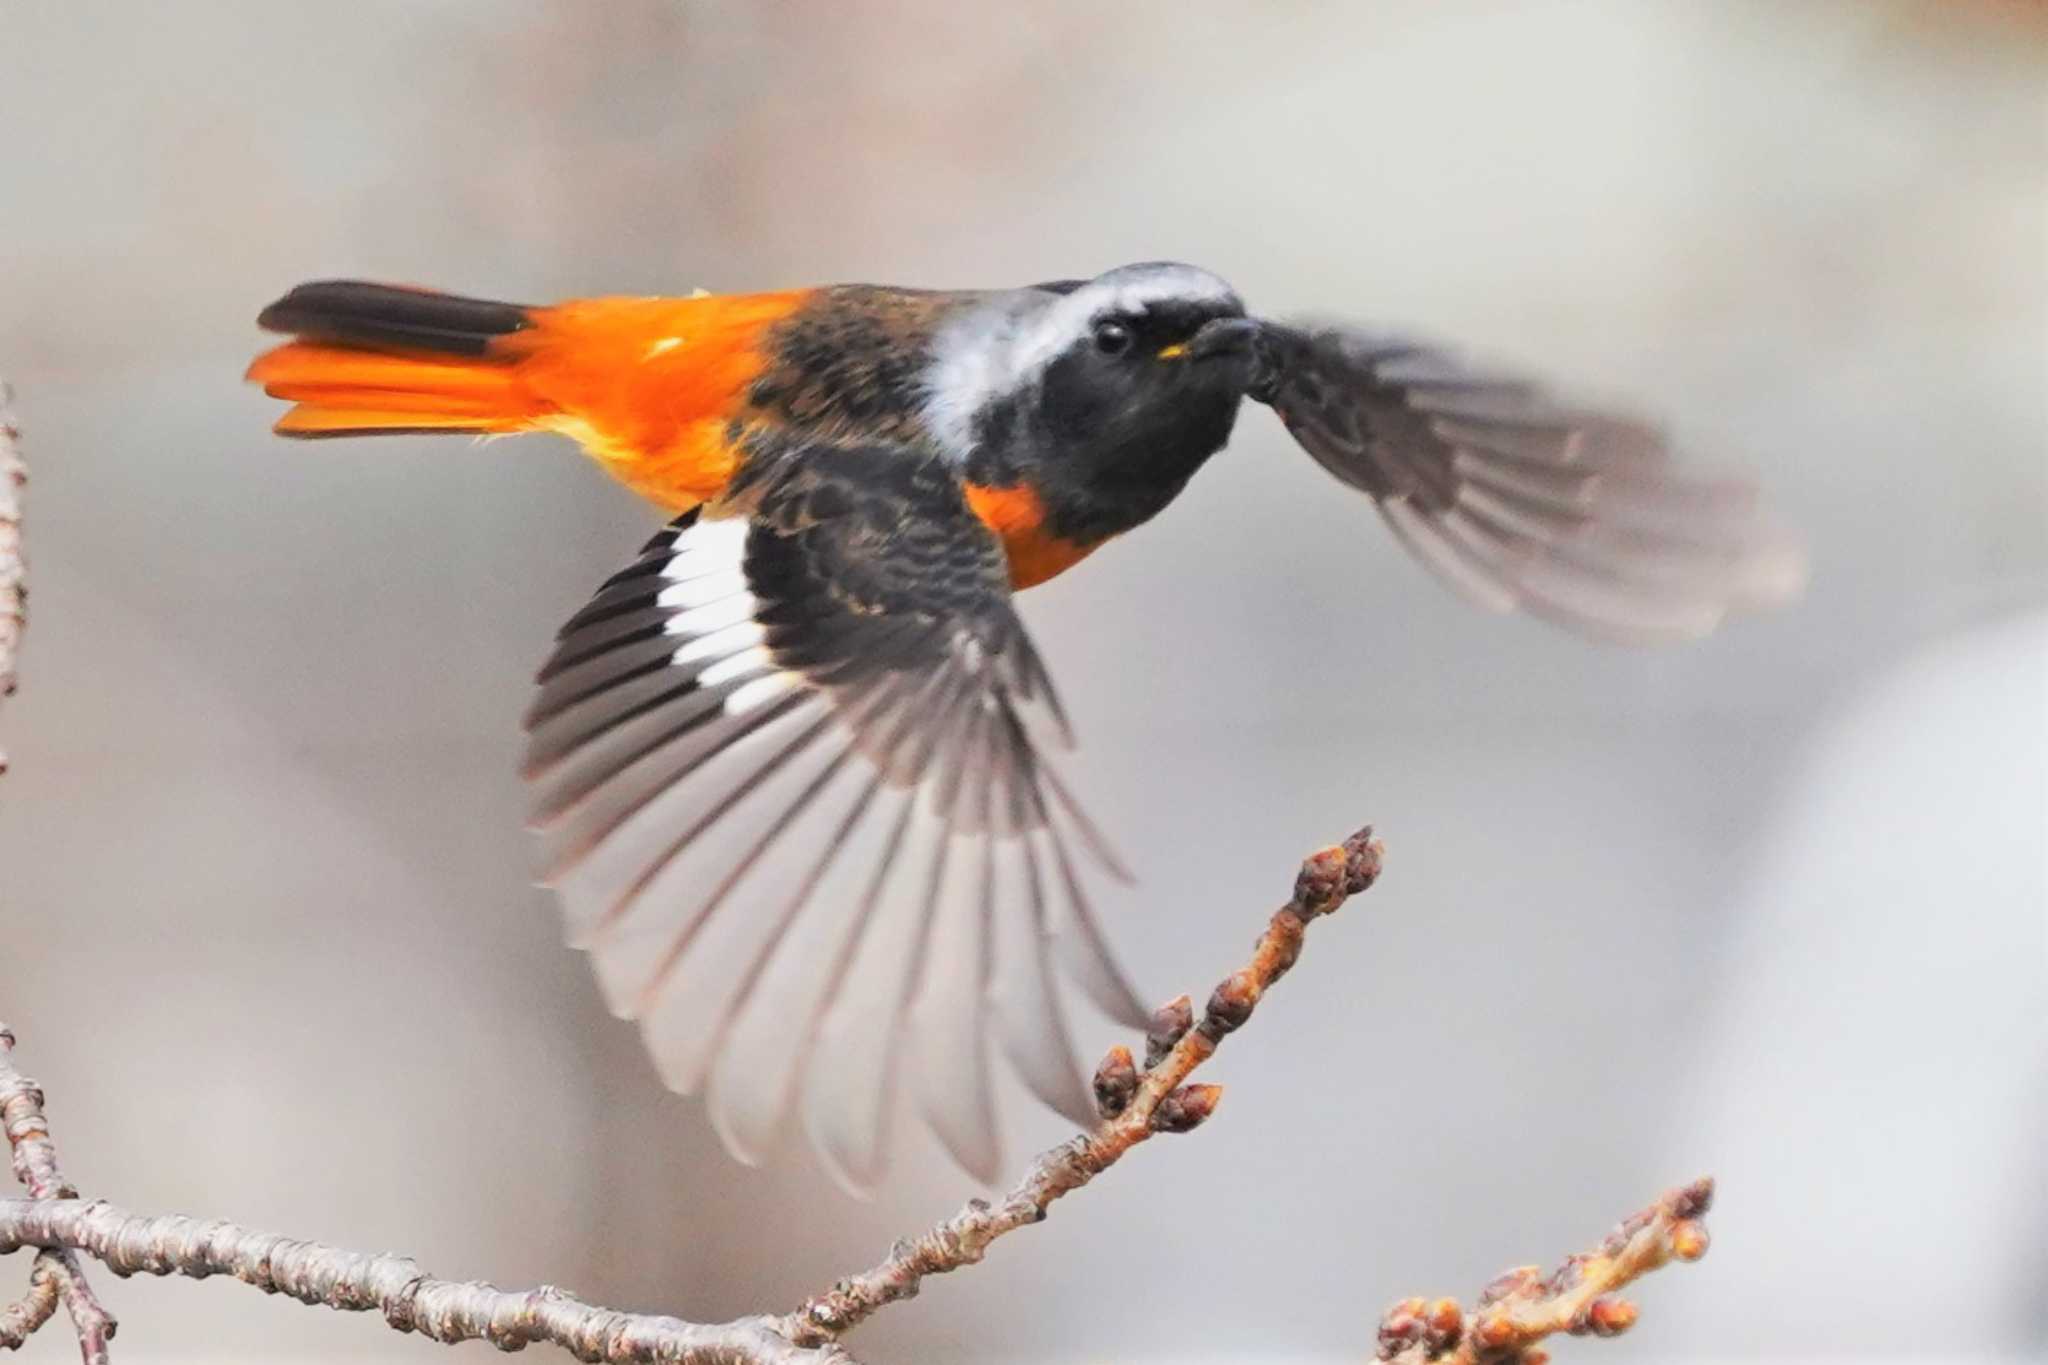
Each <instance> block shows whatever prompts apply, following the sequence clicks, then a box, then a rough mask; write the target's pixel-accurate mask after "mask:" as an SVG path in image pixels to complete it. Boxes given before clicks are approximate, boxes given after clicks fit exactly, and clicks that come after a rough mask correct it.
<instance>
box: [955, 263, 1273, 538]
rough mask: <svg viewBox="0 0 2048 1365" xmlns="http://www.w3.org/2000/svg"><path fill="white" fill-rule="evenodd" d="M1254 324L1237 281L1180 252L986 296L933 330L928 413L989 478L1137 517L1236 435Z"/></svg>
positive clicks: (1127, 519)
mask: <svg viewBox="0 0 2048 1365" xmlns="http://www.w3.org/2000/svg"><path fill="white" fill-rule="evenodd" d="M1257 331H1258V328H1257V324H1256V323H1254V322H1252V321H1251V320H1250V319H1248V318H1247V317H1246V316H1245V311H1244V303H1243V301H1242V300H1241V299H1239V298H1238V296H1237V292H1236V291H1235V290H1233V289H1232V288H1231V287H1230V286H1229V285H1228V284H1226V283H1225V282H1224V281H1223V280H1221V279H1219V278H1217V277H1216V276H1215V275H1212V274H1210V273H1209V272H1208V271H1206V270H1202V269H1199V268H1197V267H1195V266H1191V265H1180V264H1177V263H1173V262H1151V263H1147V264H1143V265H1126V266H1119V267H1117V268H1116V269H1114V270H1111V271H1107V272H1106V273H1104V274H1101V275H1098V276H1096V277H1095V278H1094V279H1092V280H1060V281H1055V282H1052V283H1048V284H1039V285H1033V286H1030V287H1029V288H1025V289H1016V290H1007V291H1003V292H1001V293H996V294H990V295H984V296H981V297H980V299H979V301H977V303H976V304H975V305H974V306H972V307H971V308H968V309H966V310H964V311H963V312H962V314H961V315H960V316H958V317H957V318H956V319H954V320H953V321H952V323H951V324H950V325H949V326H947V327H946V328H944V329H942V330H941V331H940V332H939V333H938V335H937V336H936V337H935V338H934V349H933V364H932V367H931V370H930V374H929V380H928V389H927V401H926V406H925V417H926V422H927V425H928V426H929V428H930V429H931V431H932V432H933V434H934V435H935V436H936V437H937V439H938V440H939V441H940V443H941V444H942V445H944V446H945V447H947V448H948V449H949V451H950V452H951V453H953V454H954V455H955V456H956V457H958V458H960V459H962V460H964V461H967V462H968V463H969V464H970V465H971V466H979V467H980V472H981V473H982V474H983V475H984V476H985V477H987V478H989V479H990V480H991V481H1002V482H1008V481H1013V480H1014V479H1015V478H1017V477H1020V476H1022V477H1028V478H1030V479H1031V480H1032V481H1033V482H1035V483H1038V484H1041V485H1044V486H1046V488H1047V489H1048V490H1049V491H1051V492H1053V493H1055V494H1065V495H1067V497H1066V499H1065V500H1066V501H1069V502H1073V503H1076V504H1082V503H1089V502H1091V501H1096V502H1099V503H1100V505H1099V506H1090V507H1085V508H1079V509H1078V510H1077V515H1078V514H1080V513H1081V512H1096V513H1099V514H1100V515H1101V516H1102V517H1103V518H1105V519H1108V520H1114V521H1119V522H1122V523H1124V524H1135V522H1136V521H1141V520H1144V519H1145V518H1146V517H1149V516H1151V515H1152V514H1154V513H1155V512H1157V511H1158V510H1159V509H1160V508H1161V507H1164V506H1165V505H1166V502H1167V501H1170V500H1171V498H1172V497H1173V495H1174V494H1176V493H1178V492H1179V491H1180V489H1181V487H1182V486H1183V485H1185V484H1186V482H1187V480H1188V478H1189V476H1191V475H1192V474H1193V473H1194V471H1195V470H1196V469H1197V468H1199V467H1200V466H1201V464H1202V462H1203V461H1204V460H1206V459H1208V457H1209V456H1211V455H1213V454H1215V453H1216V451H1218V450H1219V449H1221V448H1222V446H1223V443H1224V442H1225V441H1226V440H1228V439H1229V437H1230V430H1231V425H1232V423H1233V422H1234V421H1235V419H1236V415H1237V408H1238V404H1239V402H1240V400H1242V399H1243V397H1244V395H1245V390H1246V387H1247V385H1248V384H1249V383H1250V381H1251V377H1252V367H1253V360H1252V348H1253V340H1254V338H1255V336H1256V335H1257ZM1075 529H1077V530H1079V529H1083V528H1078V527H1077V528H1075ZM1114 529H1116V530H1121V529H1124V526H1123V525H1118V526H1116V527H1115V528H1114Z"/></svg>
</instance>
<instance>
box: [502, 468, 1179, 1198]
mask: <svg viewBox="0 0 2048 1365" xmlns="http://www.w3.org/2000/svg"><path fill="white" fill-rule="evenodd" d="M784 467H785V469H787V470H789V471H792V472H788V473H785V474H783V475H780V476H778V477H776V478H774V479H772V480H771V481H770V483H769V486H768V487H767V489H766V491H765V492H763V493H762V495H761V497H760V500H759V502H758V504H757V508H756V512H755V515H754V517H753V518H752V519H751V520H746V519H737V518H736V519H727V520H699V518H698V517H697V515H696V514H694V513H692V514H689V515H685V516H683V517H681V518H679V519H678V520H677V521H676V522H675V523H674V524H672V525H671V526H670V527H669V528H668V529H667V530H665V531H663V532H662V533H661V534H660V535H658V536H656V537H655V538H654V540H653V541H651V542H650V543H649V544H648V546H647V547H646V549H645V551H644V552H643V553H642V554H641V556H640V558H639V559H638V560H637V561H636V562H635V563H633V564H632V565H630V566H629V567H627V568H626V569H624V570H623V571H621V572H620V573H619V574H617V575H615V576H614V577H613V578H612V579H611V580H610V581H609V582H607V583H606V584H605V585H604V586H603V587H602V588H601V589H600V590H599V591H598V593H597V595H596V596H595V597H594V598H592V599H591V601H590V603H589V605H587V606H586V607H584V609H583V610H582V611H580V612H578V613H577V614H576V616H575V617H574V618H572V619H571V620H570V621H569V623H568V624H567V625H566V626H564V627H563V629H562V631H561V634H560V638H559V642H558V644H557V647H556V649H555V653H554V655H553V657H552V658H551V659H550V660H549V661H548V663H547V665H546V666H545V667H544V668H543V669H542V671H541V675H540V695H539V697H538V698H537V700H536V701H535V703H534V705H533V708H532V710H531V712H530V713H529V716H528V728H529V731H530V743H529V750H528V763H527V771H528V775H529V777H531V778H532V779H533V781H534V784H535V809H534V820H535V823H536V825H537V826H538V827H540V828H541V830H542V831H543V833H544V835H545V837H546V843H547V848H548V854H549V866H548V871H547V874H546V880H548V881H549V882H551V883H552V884H554V885H555V886H557V887H558V888H559V889H560V891H561V892H562V896H563V904H564V911H565V914H566V915H567V917H568V920H569V926H570V935H571V938H572V941H574V942H575V943H576V944H577V945H578V946H581V947H584V948H586V949H588V950H589V951H590V952H591V954H592V959H593V963H594V965H595V966H596V969H597V972H598V977H599V980H600V981H601V982H602V984H603V988H604V991H605V994H606V996H607V999H608V1000H609V1002H610V1004H611V1005H612V1007H613V1009H614V1010H615V1011H617V1012H618V1013H619V1014H621V1015H623V1016H625V1017H629V1018H634V1019H638V1020H640V1021H641V1025H642V1030H643V1033H644V1034H645V1036H646V1039H647V1042H648V1045H649V1047H650V1049H651V1050H652V1052H653V1054H654V1057H655V1059H656V1062H657V1064H658V1065H659V1066H660V1068H661V1070H662V1074H663V1078H664V1080H665V1081H667V1083H668V1084H669V1085H671V1086H672V1087H674V1088H675V1089H678V1090H681V1091H684V1092H691V1091H694V1090H696V1089H697V1088H698V1087H699V1086H700V1085H701V1086H704V1087H706V1089H707V1096H708V1102H709V1106H710V1111H711V1114H712V1118H713V1122H714V1123H715V1124H716V1126H717V1128H718V1130H719V1132H720V1134H721V1136H722V1137H723V1138H724V1140H725V1142H726V1144H727V1146H728V1147H729V1148H730V1149H731V1151H732V1152H733V1154H734V1155H735V1156H737V1157H739V1158H740V1159H742V1160H746V1161H755V1160H758V1159H759V1158H760V1157H761V1156H762V1155H763V1154H764V1152H765V1150H766V1149H767V1147H768V1146H769V1145H770V1144H771V1142H772V1140H773V1139H774V1137H775V1136H776V1134H777V1133H778V1132H779V1130H780V1129H781V1127H782V1126H783V1121H784V1119H785V1117H786V1115H787V1114H788V1112H789V1110H790V1109H791V1108H792V1107H794V1106H795V1104H796V1102H797V1099H798V1096H799V1095H800V1094H801V1097H802V1108H803V1110H804V1112H805V1115H806V1117H807V1120H808V1123H809V1127H810V1129H811V1133H812V1137H813V1140H814V1141H815V1143H816V1144H817V1146H818V1148H819V1150H820V1151H821V1153H822V1154H823V1155H824V1156H825V1157H826V1159H827V1161H828V1163H829V1164H830V1166H831V1167H832V1169H833V1171H834V1173H835V1174H836V1175H837V1176H838V1177H839V1178H840V1179H841V1180H842V1181H843V1182H844V1183H845V1184H847V1185H848V1186H849V1187H851V1188H853V1189H855V1190H864V1189H865V1188H867V1187H868V1186H869V1185H871V1184H872V1183H873V1181H874V1180H875V1179H876V1178H877V1177H878V1176H879V1175H880V1174H881V1171H882V1167H883V1159H884V1158H883V1153H884V1149H885V1138H886V1124H887V1119H888V1114H889V1111H890V1109H891V1108H892V1107H893V1094H894V1090H895V1086H896V1082H897V1079H898V1076H899V1073H900V1072H901V1071H902V1070H903V1069H904V1068H905V1066H906V1064H907V1065H908V1067H909V1069H911V1070H912V1071H913V1073H914V1075H915V1078H916V1081H917V1091H918V1095H919V1098H920V1101H921V1107H922V1109H923V1111H924V1113H925V1115H926V1117H927V1118H928V1119H929V1120H930V1122H931V1123H932V1125H933V1127H934V1128H935V1129H936V1130H937V1131H938V1133H939V1135H940V1136H941V1138H943V1139H944V1141H945V1142H946V1144H947V1146H948V1148H949V1149H950V1150H951V1151H952V1152H953V1154H954V1155H955V1157H956V1158H958V1159H959V1161H960V1162H961V1164H962V1165H963V1166H965V1167H966V1168H967V1169H968V1170H969V1171H970V1172H972V1173H974V1174H975V1175H977V1176H980V1177H982V1178H984V1179H992V1178H994V1176H995V1175H996V1173H997V1164H998V1160H999V1155H1000V1154H999V1151H998V1147H997V1142H996V1132H995V1120H994V1115H993V1109H992V1092H991V1086H990V1077H989V1074H988V1067H987V1065H986V1053H987V1047H986V1044H987V1041H988V1039H989V1038H990V1037H991V1036H993V1037H994V1038H996V1039H997V1040H999V1041H1000V1043H1001V1044H1002V1046H1003V1049H1004V1051H1005V1052H1007V1053H1008V1055H1009V1057H1010V1058H1011V1060H1012V1062H1013V1064H1014V1065H1015V1066H1016V1068H1017V1069H1018V1071H1019V1072H1020V1074H1021V1075H1022V1076H1023V1078H1024V1080H1025V1081H1026V1082H1027V1084H1029V1085H1030V1086H1031V1088H1032V1089H1033V1091H1034V1092H1035V1093H1037V1094H1038V1095H1039V1096H1040V1097H1041V1098H1042V1099H1044V1100H1045V1101H1046V1102H1047V1103H1049V1104H1051V1105H1053V1106H1055V1107H1056V1108H1058V1109H1059V1110H1061V1112H1063V1113H1066V1114H1068V1115H1070V1116H1072V1117H1074V1118H1075V1119H1077V1120H1080V1121H1086V1119H1087V1116H1088V1114H1089V1105H1088V1096H1087V1091H1086V1088H1085V1086H1084V1084H1083V1082H1082V1072H1081V1069H1080V1067H1079V1066H1078V1064H1077V1063H1076V1061H1075V1059H1074V1057H1073V1052H1072V1048H1071V1045H1070V1043H1069V1041H1068V1038H1067V1034H1066V1029H1065V1025H1064V1024H1063V1022H1062V1019H1061V1014H1060V1009H1059V1003H1058V999H1057V994H1056V991H1055V989H1054V987H1053V983H1052V975H1053V974H1052V969H1051V964H1050V960H1049V957H1048V952H1049V950H1060V949H1064V950H1065V951H1064V952H1063V954H1062V955H1063V959H1064V963H1065V965H1066V967H1067V969H1068V971H1069V972H1070V973H1071V974H1072V975H1073V976H1074V978H1075V979H1076V980H1077V981H1078V982H1079V983H1080V984H1081V985H1082V986H1083V988H1084V989H1086V990H1087V991H1088V993H1089V994H1090V995H1091V997H1092V998H1093V999H1094V1000H1095V1001H1096V1002H1097V1003H1098V1004H1099V1005H1100V1006H1101V1007H1102V1008H1103V1009H1104V1010H1105V1011H1107V1012H1109V1013H1111V1014H1113V1015H1114V1016H1116V1017H1117V1018H1119V1019H1120V1020H1122V1021H1124V1022H1126V1023H1142V1020H1143V1018H1144V1011H1143V1009H1142V1008H1141V1007H1140V1005H1139V1004H1138V1002H1137V999H1136V997H1135V995H1134V994H1133V992H1132V990H1131V988H1130V986H1129V985H1128V984H1127V983H1126V982H1125V980H1124V978H1123V976H1122V974H1121V973H1120V972H1119V971H1118V969H1117V967H1116V964H1115V963H1114V961H1113V960H1112V959H1111V957H1110V955H1109V952H1108V950H1107V948H1106V946H1105V945H1104V943H1103V941H1102V938H1101V936H1100V934H1099V933H1098V932H1097V930H1096V926H1095V923H1094V920H1093V917H1092V914H1091V912H1090V910H1089V908H1088V904H1087V901H1086V899H1085V896H1084V893H1083V890H1082V886H1081V875H1080V874H1081V870H1082V869H1081V867H1080V866H1079V863H1080V861H1081V860H1079V859H1077V858H1076V857H1075V851H1076V850H1077V849H1080V850H1086V851H1088V852H1090V853H1092V854H1093V855H1094V861H1095V862H1097V863H1100V864H1102V865H1105V866H1108V867H1110V868H1112V869H1114V862H1113V860H1112V859H1110V856H1109V854H1108V853H1107V851H1106V850H1105V849H1104V848H1103V847H1102V845H1101V843H1100V841H1099V839H1098V838H1097V837H1096V836H1095V835H1094V833H1093V831H1092V829H1091V828H1090V827H1089V826H1088V825H1087V823H1086V821H1085V820H1083V819H1082V818H1081V816H1080V814H1079V812H1078V811H1077V810H1076V809H1075V808H1074V807H1073V806H1072V805H1071V803H1070V802H1068V800H1067V799H1066V797H1065V794H1064V792H1063V790H1062V789H1061V788H1060V786H1059V785H1058V783H1057V781H1056V779H1055V778H1054V776H1053V774H1052V772H1051V770H1050V769H1049V768H1048V767H1047V766H1046V764H1045V762H1044V760H1043V758H1042V757H1041V754H1040V746H1039V744H1038V743H1037V742H1035V740H1034V735H1035V734H1037V733H1047V732H1053V733H1056V732H1060V731H1063V729H1064V725H1063V722H1062V721H1061V719H1060V717H1059V712H1058V707H1057V704H1056V702H1055V701H1054V699H1053V694H1052V688H1051V684H1050V682H1049V680H1048V679H1047V677H1046V674H1045V671H1044V668H1043V666H1042V665H1041V664H1040V662H1039V659H1038V656H1037V654H1036V652H1035V651H1034V650H1033V649H1032V646H1031V642H1030V640H1029V639H1028V638H1027V637H1026V635H1025V632H1024V628H1023V625H1022V623H1021V622H1020V621H1019V620H1018V618H1017V616H1016V613H1015V611H1014V610H1013V609H1012V607H1011V605H1010V600H1009V586H1008V579H1007V574H1006V572H1005V566H1004V562H1003V555H1002V550H1001V547H1000V546H999V545H998V544H997V543H996V541H995V540H994V538H993V537H992V536H991V535H990V534H989V533H988V531H987V530H986V528H984V527H983V526H982V524H981V523H980V522H979V521H977V520H976V519H975V518H974V517H973V515H972V514H971V513H970V512H969V511H968V509H967V507H966V505H965V503H964V501H963V499H962V497H961V494H960V490H959V488H958V486H957V484H956V482H955V481H954V479H953V477H952V476H951V474H950V473H949V472H947V471H946V470H945V469H943V468H942V467H939V466H936V465H922V464H920V463H919V462H918V460H917V458H916V457H914V456H911V455H909V454H907V453H905V452H901V451H896V450H889V449H884V450H871V449H838V448H835V449H829V450H813V451H810V452H807V453H806V454H805V456H804V458H803V459H801V460H798V461H791V462H787V463H786V464H785V466H784Z"/></svg>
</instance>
